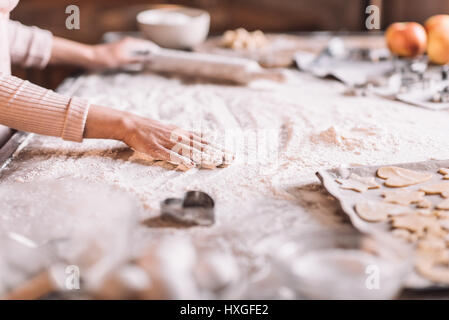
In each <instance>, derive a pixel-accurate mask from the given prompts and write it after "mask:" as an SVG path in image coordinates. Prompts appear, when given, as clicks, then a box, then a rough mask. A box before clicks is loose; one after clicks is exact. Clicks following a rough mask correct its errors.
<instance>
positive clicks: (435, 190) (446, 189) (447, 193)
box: [419, 182, 449, 198]
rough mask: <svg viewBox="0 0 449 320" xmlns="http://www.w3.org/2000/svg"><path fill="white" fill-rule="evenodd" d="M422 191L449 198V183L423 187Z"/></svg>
mask: <svg viewBox="0 0 449 320" xmlns="http://www.w3.org/2000/svg"><path fill="white" fill-rule="evenodd" d="M419 190H420V191H424V192H425V193H426V194H439V195H441V196H442V197H444V198H448V197H449V182H442V183H436V184H431V185H428V186H423V187H421V189H419Z"/></svg>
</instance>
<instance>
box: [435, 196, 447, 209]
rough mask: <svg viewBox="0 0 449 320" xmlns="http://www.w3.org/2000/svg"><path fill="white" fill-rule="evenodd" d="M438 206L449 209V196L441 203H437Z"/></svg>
mask: <svg viewBox="0 0 449 320" xmlns="http://www.w3.org/2000/svg"><path fill="white" fill-rule="evenodd" d="M436 208H437V209H440V210H449V198H448V199H444V200H443V201H441V202H440V203H439V204H437V206H436Z"/></svg>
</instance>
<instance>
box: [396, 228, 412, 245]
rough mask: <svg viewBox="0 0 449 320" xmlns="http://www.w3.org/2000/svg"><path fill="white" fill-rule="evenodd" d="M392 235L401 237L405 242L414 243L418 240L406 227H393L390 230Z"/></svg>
mask: <svg viewBox="0 0 449 320" xmlns="http://www.w3.org/2000/svg"><path fill="white" fill-rule="evenodd" d="M392 233H393V236H395V237H398V238H400V239H403V240H405V241H407V242H410V243H414V242H416V241H418V236H417V234H416V233H413V232H410V231H408V230H407V229H394V230H393V231H392Z"/></svg>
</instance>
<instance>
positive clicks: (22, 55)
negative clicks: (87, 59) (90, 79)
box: [0, 0, 89, 142]
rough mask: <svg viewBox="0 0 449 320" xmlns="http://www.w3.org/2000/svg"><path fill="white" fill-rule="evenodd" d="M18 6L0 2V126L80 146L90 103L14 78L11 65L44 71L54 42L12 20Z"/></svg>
mask: <svg viewBox="0 0 449 320" xmlns="http://www.w3.org/2000/svg"><path fill="white" fill-rule="evenodd" d="M17 2H18V0H0V124H3V125H6V126H8V127H11V128H14V129H18V130H22V131H29V132H34V133H39V134H44V135H50V136H57V137H62V138H63V139H65V140H72V141H78V142H80V141H82V140H83V132H84V126H85V123H86V118H87V112H88V109H89V105H88V103H87V101H85V100H83V99H80V98H76V97H71V98H70V97H65V96H62V95H60V94H57V93H55V92H53V91H51V90H47V89H44V88H41V87H39V86H36V85H33V84H31V83H29V82H28V81H24V80H22V79H19V78H17V77H13V76H11V62H12V63H17V64H20V65H22V66H25V67H38V68H43V67H45V66H46V65H47V63H48V61H49V59H50V56H51V50H52V40H53V36H52V34H51V33H50V32H48V31H44V30H41V29H39V28H36V27H26V26H24V25H22V24H20V23H18V22H14V21H10V20H9V12H10V11H11V10H12V9H13V8H14V7H15V5H16V4H17Z"/></svg>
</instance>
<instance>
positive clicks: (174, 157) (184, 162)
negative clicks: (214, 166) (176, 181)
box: [151, 146, 196, 171]
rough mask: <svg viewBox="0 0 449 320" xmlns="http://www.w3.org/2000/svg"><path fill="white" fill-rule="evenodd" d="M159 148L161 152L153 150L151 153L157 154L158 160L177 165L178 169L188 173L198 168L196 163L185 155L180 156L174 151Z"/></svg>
mask: <svg viewBox="0 0 449 320" xmlns="http://www.w3.org/2000/svg"><path fill="white" fill-rule="evenodd" d="M158 147H159V150H157V151H154V150H152V152H151V153H153V154H155V156H156V159H157V160H164V161H167V162H170V163H172V164H176V165H178V168H177V169H179V170H181V171H187V170H190V169H192V168H195V167H196V165H195V163H194V162H193V161H192V160H191V159H189V158H187V157H184V156H183V155H180V154H178V153H176V152H174V151H172V150H168V149H165V148H164V147H162V146H158Z"/></svg>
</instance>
